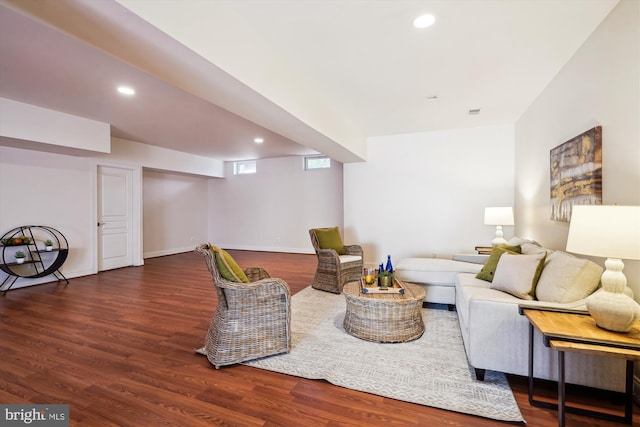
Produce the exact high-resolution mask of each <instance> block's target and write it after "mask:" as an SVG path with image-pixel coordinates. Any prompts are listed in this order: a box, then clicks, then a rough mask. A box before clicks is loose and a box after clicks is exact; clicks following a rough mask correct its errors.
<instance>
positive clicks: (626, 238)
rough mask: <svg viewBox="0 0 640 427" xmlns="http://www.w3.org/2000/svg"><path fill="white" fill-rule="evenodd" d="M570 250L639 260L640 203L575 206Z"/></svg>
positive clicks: (572, 217) (568, 246)
mask: <svg viewBox="0 0 640 427" xmlns="http://www.w3.org/2000/svg"><path fill="white" fill-rule="evenodd" d="M567 251H568V252H574V253H578V254H582V255H591V256H599V257H606V258H617V259H640V206H601V205H596V206H573V208H572V212H571V223H570V224H569V236H568V238H567Z"/></svg>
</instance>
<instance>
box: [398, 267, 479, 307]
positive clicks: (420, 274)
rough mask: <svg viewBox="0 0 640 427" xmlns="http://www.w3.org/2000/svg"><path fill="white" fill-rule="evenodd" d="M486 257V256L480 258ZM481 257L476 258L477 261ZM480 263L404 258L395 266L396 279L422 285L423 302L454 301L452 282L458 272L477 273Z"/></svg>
mask: <svg viewBox="0 0 640 427" xmlns="http://www.w3.org/2000/svg"><path fill="white" fill-rule="evenodd" d="M482 259H486V258H482ZM482 259H480V258H478V261H481V260H482ZM481 262H482V264H474V263H472V262H463V261H456V260H453V259H439V258H405V259H403V260H401V261H400V262H399V263H398V265H397V266H396V267H395V275H396V277H397V278H398V280H401V281H405V282H412V283H417V284H420V285H423V286H424V288H425V297H424V301H425V302H432V303H437V304H449V305H450V306H453V305H455V303H456V291H455V287H454V283H455V280H456V275H457V274H458V273H476V274H477V273H479V272H480V269H482V265H483V264H484V261H481Z"/></svg>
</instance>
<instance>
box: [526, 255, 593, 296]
mask: <svg viewBox="0 0 640 427" xmlns="http://www.w3.org/2000/svg"><path fill="white" fill-rule="evenodd" d="M601 275H602V267H600V266H599V265H598V264H596V263H595V262H592V261H589V260H587V259H583V258H578V257H575V256H573V255H570V254H568V253H566V252H562V251H555V252H553V253H551V254H549V255H548V256H547V259H546V260H545V263H544V267H543V269H542V274H540V280H538V285H537V287H536V298H537V299H538V300H540V301H547V302H559V303H567V302H573V301H577V300H580V299H583V298H586V297H587V296H588V295H590V294H591V293H593V291H595V290H596V288H597V287H598V283H600V276H601Z"/></svg>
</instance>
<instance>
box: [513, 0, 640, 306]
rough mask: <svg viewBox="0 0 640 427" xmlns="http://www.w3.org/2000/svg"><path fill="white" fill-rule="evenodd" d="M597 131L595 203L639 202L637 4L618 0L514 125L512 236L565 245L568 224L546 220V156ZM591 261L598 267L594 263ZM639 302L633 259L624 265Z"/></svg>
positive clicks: (639, 267)
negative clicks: (598, 192)
mask: <svg viewBox="0 0 640 427" xmlns="http://www.w3.org/2000/svg"><path fill="white" fill-rule="evenodd" d="M598 125H600V126H602V156H603V160H602V163H603V164H602V174H603V189H602V196H603V203H604V204H613V203H618V204H620V205H640V2H638V1H636V0H623V1H621V2H620V3H619V4H618V6H617V7H616V8H615V9H614V10H613V11H612V12H611V13H610V15H609V16H608V17H607V18H606V19H605V20H604V21H603V22H602V24H601V25H600V26H599V27H598V28H597V29H596V31H595V32H594V33H593V34H592V35H591V37H590V38H589V39H588V40H587V41H586V42H585V43H584V45H583V46H582V47H581V48H580V49H579V50H578V51H577V52H576V54H575V55H574V56H573V58H572V59H571V60H570V61H569V62H568V63H567V65H566V66H565V67H564V68H563V69H562V70H561V72H560V73H559V74H558V75H557V76H556V77H555V78H554V80H553V81H552V82H551V83H550V84H549V85H548V86H547V88H546V89H545V90H544V91H543V93H542V94H541V95H540V96H539V97H538V99H537V100H536V101H535V102H534V103H533V104H532V105H531V106H530V107H529V109H528V110H527V111H526V112H525V114H523V116H522V117H521V118H520V119H519V120H518V122H517V123H516V126H515V134H516V176H515V190H516V194H515V198H516V211H515V213H516V219H515V222H516V231H517V232H518V233H519V234H522V235H530V236H532V237H534V238H535V239H536V240H538V241H540V242H541V243H543V244H544V245H545V246H548V247H551V248H555V249H562V250H564V248H565V246H566V240H567V234H568V230H569V224H568V223H566V222H557V221H551V220H550V219H549V218H550V202H549V199H550V195H549V185H550V184H549V151H550V150H551V149H552V148H554V147H556V146H558V145H560V144H562V143H564V142H565V141H567V140H569V139H570V138H572V137H574V136H576V135H578V134H580V133H582V132H584V131H586V130H588V129H590V128H592V127H594V126H598ZM594 261H596V262H598V263H599V264H600V265H603V264H604V260H603V259H601V258H595V259H594ZM625 274H626V276H627V280H628V284H629V286H630V287H631V288H632V289H633V290H634V293H635V295H636V299H637V300H638V301H640V262H638V261H626V260H625Z"/></svg>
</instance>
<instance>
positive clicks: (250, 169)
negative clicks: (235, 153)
mask: <svg viewBox="0 0 640 427" xmlns="http://www.w3.org/2000/svg"><path fill="white" fill-rule="evenodd" d="M257 171H258V168H257V166H256V161H255V160H243V161H241V162H233V174H234V175H250V174H254V173H256V172H257Z"/></svg>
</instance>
